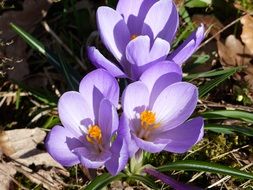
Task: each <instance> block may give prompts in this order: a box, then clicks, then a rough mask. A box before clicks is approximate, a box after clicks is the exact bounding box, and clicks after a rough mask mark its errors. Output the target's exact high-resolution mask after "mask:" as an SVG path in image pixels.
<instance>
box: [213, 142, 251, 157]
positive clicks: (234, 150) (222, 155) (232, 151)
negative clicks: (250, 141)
mask: <svg viewBox="0 0 253 190" xmlns="http://www.w3.org/2000/svg"><path fill="white" fill-rule="evenodd" d="M247 147H249V145H245V146H242V147H240V148H237V149H233V150H231V151H229V152H226V153H224V154H221V155H218V156H215V157H213V158H211V159H210V160H215V159H217V158H222V157H224V156H226V155H228V154H230V153H234V152H237V151H238V150H241V149H244V148H247Z"/></svg>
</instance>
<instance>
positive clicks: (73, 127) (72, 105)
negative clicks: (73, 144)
mask: <svg viewBox="0 0 253 190" xmlns="http://www.w3.org/2000/svg"><path fill="white" fill-rule="evenodd" d="M58 111H59V116H60V120H61V122H62V124H63V126H64V127H66V128H67V129H68V130H69V131H71V132H72V133H74V134H75V136H76V137H79V136H81V135H83V133H82V130H83V131H85V130H86V128H85V126H88V125H90V124H93V121H94V115H93V113H92V110H91V109H90V106H89V104H88V103H87V102H86V100H85V99H84V98H83V96H82V95H81V94H80V93H78V92H74V91H70V92H66V93H64V94H63V95H62V96H61V98H60V99H59V102H58Z"/></svg>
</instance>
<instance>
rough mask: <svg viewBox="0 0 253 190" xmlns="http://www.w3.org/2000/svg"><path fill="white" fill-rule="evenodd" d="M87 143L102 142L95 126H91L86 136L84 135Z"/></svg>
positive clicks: (100, 134) (99, 130) (98, 129)
mask: <svg viewBox="0 0 253 190" xmlns="http://www.w3.org/2000/svg"><path fill="white" fill-rule="evenodd" d="M86 139H87V141H88V142H90V143H92V144H94V143H96V144H101V142H102V131H101V129H100V128H99V126H97V125H92V126H90V127H89V129H88V134H87V135H86Z"/></svg>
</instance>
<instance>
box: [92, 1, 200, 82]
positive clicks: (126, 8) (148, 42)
mask: <svg viewBox="0 0 253 190" xmlns="http://www.w3.org/2000/svg"><path fill="white" fill-rule="evenodd" d="M178 20H179V19H178V12H177V9H176V6H175V4H174V3H173V1H172V0H138V1H136V0H119V2H118V5H117V8H116V10H113V9H112V8H109V7H104V6H103V7H99V9H98V11H97V24H98V30H99V33H100V36H101V39H102V42H103V43H104V45H105V46H106V48H107V49H108V50H109V51H110V52H111V53H112V54H113V55H114V57H115V58H116V60H117V61H118V62H119V63H112V62H111V61H109V60H108V59H106V58H105V57H104V56H103V55H102V54H101V53H100V52H99V51H98V50H97V49H96V48H95V47H89V48H88V56H89V58H90V60H91V62H92V63H93V64H94V65H95V66H96V67H101V68H104V69H106V70H108V71H109V72H110V73H111V74H112V75H113V76H115V77H128V78H130V79H132V80H134V81H135V80H138V79H139V77H140V73H142V72H144V71H145V70H146V69H148V68H149V67H150V66H152V64H151V63H154V61H161V60H165V59H166V56H167V55H168V54H169V51H170V44H171V42H172V40H173V39H174V37H175V34H176V31H177V28H178ZM203 38H204V27H203V25H201V26H200V27H199V28H198V29H197V30H196V31H195V32H193V33H192V35H191V36H190V37H189V38H188V39H186V40H185V42H183V43H182V44H181V45H180V46H179V47H178V48H177V49H176V50H175V51H174V52H172V53H171V54H170V55H169V56H168V58H167V59H168V60H172V61H174V62H175V63H177V64H178V65H180V66H181V65H182V64H183V62H184V61H186V60H187V59H188V58H189V57H190V56H191V55H192V54H193V53H194V52H195V50H196V49H197V47H198V46H199V44H200V43H201V41H202V40H203ZM134 49H139V51H137V52H138V53H140V52H141V51H144V52H145V54H144V53H143V54H144V55H145V56H143V55H142V54H141V55H139V54H137V53H135V52H136V51H135V50H134ZM136 54H137V55H136ZM141 56H142V57H141ZM139 57H141V58H139ZM139 59H142V61H141V62H140V60H139ZM144 59H145V61H146V62H145V63H143V60H144ZM117 64H118V65H117ZM136 70H137V71H136Z"/></svg>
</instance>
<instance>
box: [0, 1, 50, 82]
mask: <svg viewBox="0 0 253 190" xmlns="http://www.w3.org/2000/svg"><path fill="white" fill-rule="evenodd" d="M50 4H51V3H50V2H49V0H40V1H37V0H25V1H24V2H23V4H22V6H23V9H22V10H21V11H20V10H19V11H17V10H10V11H6V12H4V13H3V14H2V15H1V16H0V30H1V33H0V39H1V41H3V42H4V44H6V43H10V44H9V45H4V46H2V47H1V50H0V54H2V55H3V57H6V58H9V60H10V61H8V62H6V67H5V68H12V69H11V70H10V69H7V70H5V71H4V72H7V74H8V78H9V79H15V80H18V81H20V80H22V79H23V77H24V76H25V75H28V74H29V67H28V64H27V59H28V57H29V55H28V54H27V51H26V48H27V44H26V43H25V42H24V41H23V40H22V39H20V38H19V37H17V35H16V33H15V32H14V31H13V30H12V29H11V27H10V23H15V24H16V25H18V26H21V27H22V28H24V29H25V30H27V31H29V32H32V31H33V30H34V28H35V26H36V24H38V23H39V22H40V21H41V20H42V18H43V17H44V16H45V15H46V12H47V10H48V9H49V7H50ZM17 50H18V51H17Z"/></svg>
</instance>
